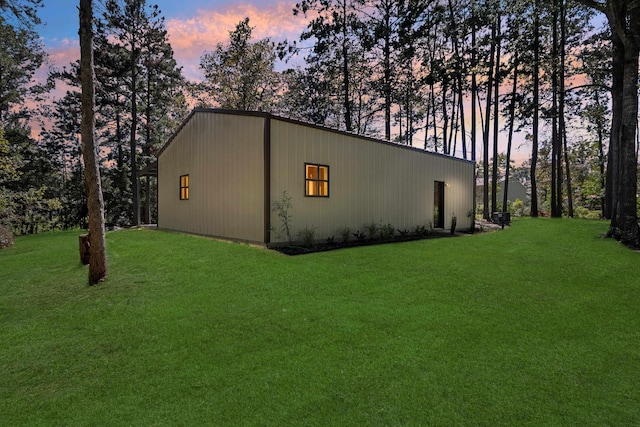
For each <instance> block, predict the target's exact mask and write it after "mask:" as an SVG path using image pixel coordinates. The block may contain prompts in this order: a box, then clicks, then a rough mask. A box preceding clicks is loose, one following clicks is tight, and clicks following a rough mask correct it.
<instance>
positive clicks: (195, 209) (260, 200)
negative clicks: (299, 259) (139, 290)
mask: <svg viewBox="0 0 640 427" xmlns="http://www.w3.org/2000/svg"><path fill="white" fill-rule="evenodd" d="M264 121H265V118H264V117H253V116H243V115H234V114H221V113H211V112H208V111H200V112H198V111H196V112H195V113H194V114H193V115H192V117H191V118H190V119H189V120H188V121H187V122H186V123H185V124H184V127H183V128H182V129H181V130H180V131H179V132H178V134H177V135H176V136H175V138H174V139H173V140H172V141H171V143H170V144H169V145H168V146H167V147H165V149H164V151H163V152H162V153H161V155H160V157H159V159H158V210H159V213H158V226H159V227H160V228H165V229H170V230H178V231H185V232H189V233H195V234H203V235H209V236H216V237H224V238H230V239H234V240H242V241H248V242H263V241H264V232H265V223H264V222H265V221H264V203H265V200H264V144H263V139H264ZM186 174H188V175H189V200H179V188H180V185H179V184H180V176H181V175H186Z"/></svg>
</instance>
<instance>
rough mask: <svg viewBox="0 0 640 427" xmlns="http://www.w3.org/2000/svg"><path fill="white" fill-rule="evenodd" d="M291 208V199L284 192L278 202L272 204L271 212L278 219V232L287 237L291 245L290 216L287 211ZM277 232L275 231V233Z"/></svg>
mask: <svg viewBox="0 0 640 427" xmlns="http://www.w3.org/2000/svg"><path fill="white" fill-rule="evenodd" d="M292 207H293V205H292V204H291V197H290V196H289V195H288V194H287V192H286V191H283V192H282V195H281V196H280V200H276V201H275V202H273V207H272V210H273V212H275V213H276V215H278V218H279V219H280V231H281V232H282V233H284V234H285V235H286V236H287V240H288V241H289V242H290V243H291V214H290V213H289V210H290V209H291V208H292ZM276 232H277V231H276ZM278 235H280V233H278Z"/></svg>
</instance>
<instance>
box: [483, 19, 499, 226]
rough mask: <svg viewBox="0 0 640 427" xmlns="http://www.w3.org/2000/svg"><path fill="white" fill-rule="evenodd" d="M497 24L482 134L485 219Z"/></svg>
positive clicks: (491, 52)
mask: <svg viewBox="0 0 640 427" xmlns="http://www.w3.org/2000/svg"><path fill="white" fill-rule="evenodd" d="M495 40H496V24H495V22H494V23H493V26H492V27H491V48H490V52H489V72H488V73H487V106H486V109H485V118H484V120H485V124H484V129H483V135H482V145H483V159H482V160H483V163H484V171H483V183H482V187H483V193H484V194H483V204H484V207H483V212H482V216H483V218H484V219H490V218H491V214H490V212H489V120H490V116H491V114H490V111H491V95H492V94H493V61H494V59H495V58H494V56H495V48H496V42H495Z"/></svg>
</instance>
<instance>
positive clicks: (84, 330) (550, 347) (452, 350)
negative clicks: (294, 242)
mask: <svg viewBox="0 0 640 427" xmlns="http://www.w3.org/2000/svg"><path fill="white" fill-rule="evenodd" d="M606 229H607V224H606V223H603V222H597V221H579V220H567V219H563V220H550V219H539V220H529V219H524V220H516V221H515V222H514V226H513V227H511V228H510V229H506V230H504V231H501V232H496V233H488V234H482V235H476V236H468V237H460V238H455V239H438V240H424V241H417V242H409V243H399V244H393V245H381V246H368V247H362V248H355V249H347V250H339V251H333V252H325V253H316V254H311V255H305V256H298V257H287V256H285V255H282V254H279V253H275V252H272V251H266V250H262V249H256V248H252V247H249V246H244V245H238V244H229V243H224V242H217V241H213V240H209V239H204V238H198V237H192V236H186V235H180V234H174V233H166V232H159V231H151V230H128V231H117V232H112V233H109V234H108V236H107V245H108V250H109V268H110V271H109V279H108V281H107V282H106V283H104V284H101V285H98V286H94V287H89V286H87V284H86V281H87V270H86V267H83V266H81V265H80V263H79V255H78V243H77V235H78V234H79V232H62V233H49V234H42V235H37V236H30V237H23V238H18V239H17V241H16V244H15V246H14V247H12V248H9V249H5V250H2V251H0V366H1V369H2V373H1V374H0V424H1V425H7V426H15V425H36V426H38V425H42V426H50V425H74V426H75V425H87V426H95V425H109V426H111V425H144V426H148V425H185V426H186V425H205V424H207V425H217V426H220V425H275V426H283V425H304V426H312V425H323V426H324V425H340V426H343V425H354V426H361V425H380V426H389V425H408V426H411V425H415V426H423V425H446V426H450V425H474V426H475V425H487V426H495V425H535V426H539V425H545V426H546V425H581V426H583V425H584V426H588V425H593V426H601V425H620V426H629V425H638V424H640V314H639V308H640V262H638V261H639V258H638V257H639V254H638V253H636V252H633V251H630V250H628V249H626V248H625V247H623V246H621V245H620V244H618V243H617V242H615V241H612V240H610V239H602V238H600V237H599V236H600V234H602V233H604V232H605V231H606Z"/></svg>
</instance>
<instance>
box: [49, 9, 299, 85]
mask: <svg viewBox="0 0 640 427" xmlns="http://www.w3.org/2000/svg"><path fill="white" fill-rule="evenodd" d="M103 3H104V1H103V0H94V8H95V11H94V13H95V14H96V15H97V14H99V12H100V10H102V8H103ZM148 3H149V4H157V5H158V6H159V8H160V10H161V12H162V15H163V16H164V17H165V25H166V28H167V30H168V32H169V40H170V42H171V45H172V46H173V50H174V55H175V58H176V60H177V61H178V64H179V65H180V66H182V67H183V71H184V75H185V77H187V78H189V79H192V80H193V79H199V78H200V72H199V70H198V64H199V61H200V56H202V54H203V53H204V52H205V51H207V50H212V48H213V46H214V45H215V44H216V43H218V42H220V41H226V40H228V33H229V31H231V30H233V29H234V28H235V25H236V24H237V23H238V22H239V21H241V20H242V19H244V18H245V17H249V18H250V23H251V26H252V27H255V29H254V32H253V36H254V38H256V39H262V38H265V37H269V38H271V39H272V40H273V41H276V42H277V41H281V40H284V39H285V38H288V39H289V40H292V39H297V38H298V36H299V35H300V33H301V32H302V30H303V29H304V27H305V26H306V19H305V18H304V17H301V16H298V17H294V16H293V13H292V10H293V7H294V5H295V1H294V0H280V1H269V0H243V1H231V0H213V1H212V0H186V1H176V0H157V1H148ZM78 4H79V3H78V2H77V1H73V0H45V1H44V8H42V9H41V10H40V17H41V18H42V21H43V23H44V25H43V26H41V27H40V28H39V33H40V35H41V36H42V38H43V42H44V44H45V46H46V50H47V52H48V53H49V55H50V60H51V62H53V64H54V65H55V66H58V67H61V66H64V65H67V64H68V63H70V62H72V61H75V60H77V59H78V58H79V55H80V54H79V45H78Z"/></svg>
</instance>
